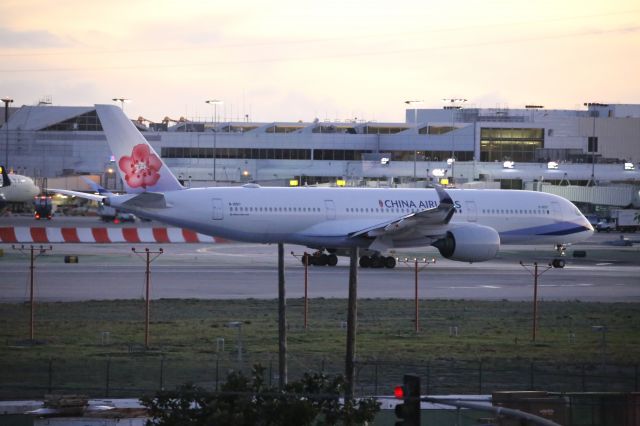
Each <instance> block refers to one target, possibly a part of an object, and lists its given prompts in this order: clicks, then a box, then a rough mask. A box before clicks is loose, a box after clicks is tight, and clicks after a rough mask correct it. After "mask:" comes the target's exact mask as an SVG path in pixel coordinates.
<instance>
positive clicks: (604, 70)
mask: <svg viewBox="0 0 640 426" xmlns="http://www.w3.org/2000/svg"><path fill="white" fill-rule="evenodd" d="M0 96H3V97H4V96H8V97H10V98H12V99H14V100H15V103H14V106H20V105H35V104H37V103H38V102H39V101H40V100H43V99H47V100H51V101H52V103H53V104H54V105H68V106H87V105H93V104H96V103H114V102H113V101H112V99H113V98H119V97H123V98H127V99H130V100H131V102H129V103H126V104H125V105H124V109H125V113H126V114H127V115H128V116H130V117H131V118H137V117H138V116H143V117H145V118H147V119H149V120H151V121H160V120H162V118H164V117H165V116H169V117H171V118H174V119H178V118H179V117H181V116H184V117H187V118H189V119H203V120H213V115H214V107H213V106H211V105H210V104H206V103H205V101H206V100H208V99H217V100H221V101H223V103H222V104H220V105H218V106H216V107H215V109H216V111H217V114H218V120H219V121H221V120H224V121H226V120H244V119H245V117H247V116H248V119H249V120H251V121H261V122H270V121H298V120H302V121H307V122H308V121H312V120H314V119H316V118H317V119H319V120H321V121H322V120H349V119H358V120H371V121H374V120H375V121H390V122H397V121H404V119H405V109H406V104H405V103H404V101H407V100H420V101H423V103H422V104H421V107H423V108H441V107H442V106H443V105H445V103H446V101H443V99H447V98H461V99H467V101H466V102H465V103H464V106H465V107H482V108H505V107H509V108H522V107H523V106H524V105H527V104H536V105H544V106H545V107H546V108H553V109H580V108H583V103H584V102H602V103H640V3H638V1H637V0H609V1H601V0H598V1H591V0H582V1H577V0H553V1H551V0H538V1H520V0H510V1H503V0H484V1H480V0H443V1H441V0H417V1H414V0H398V1H389V0H383V1H381V0H367V1H360V0H353V1H348V0H347V1H345V0H342V1H335V0H324V1H315V2H309V1H304V0H296V1H293V0H291V1H290V0H271V1H243V0H237V1H234V2H229V1H225V2H221V1H219V0H201V1H196V0H180V1H174V0H153V1H147V0H127V1H123V0H110V1H108V2H107V1H97V0H82V1H80V0H57V1H49V0H3V1H2V2H1V3H0Z"/></svg>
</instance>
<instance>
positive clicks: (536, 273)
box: [520, 262, 553, 342]
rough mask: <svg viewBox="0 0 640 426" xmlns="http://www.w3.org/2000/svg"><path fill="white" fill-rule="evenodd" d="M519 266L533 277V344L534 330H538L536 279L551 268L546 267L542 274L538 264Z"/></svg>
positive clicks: (549, 266) (522, 264)
mask: <svg viewBox="0 0 640 426" xmlns="http://www.w3.org/2000/svg"><path fill="white" fill-rule="evenodd" d="M520 265H521V266H522V267H523V268H524V269H526V270H527V272H529V273H530V274H531V275H533V322H532V330H531V340H532V341H533V342H535V341H536V330H537V328H538V277H540V276H541V275H542V274H544V273H545V272H547V271H548V270H549V269H551V268H553V266H551V265H547V269H545V270H544V271H542V272H539V270H538V262H533V265H526V264H524V263H522V262H520ZM531 266H533V272H532V271H531V268H530V267H531Z"/></svg>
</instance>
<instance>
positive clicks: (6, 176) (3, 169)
mask: <svg viewBox="0 0 640 426" xmlns="http://www.w3.org/2000/svg"><path fill="white" fill-rule="evenodd" d="M0 174H1V175H2V180H1V181H0V187H4V186H9V185H11V179H9V174H8V173H7V169H6V167H4V166H0Z"/></svg>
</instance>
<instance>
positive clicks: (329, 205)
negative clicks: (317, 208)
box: [324, 200, 336, 220]
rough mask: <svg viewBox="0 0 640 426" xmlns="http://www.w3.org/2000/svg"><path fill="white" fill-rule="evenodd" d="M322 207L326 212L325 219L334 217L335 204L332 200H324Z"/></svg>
mask: <svg viewBox="0 0 640 426" xmlns="http://www.w3.org/2000/svg"><path fill="white" fill-rule="evenodd" d="M324 207H325V210H326V212H327V219H329V220H333V219H335V218H336V205H335V204H334V203H333V200H324Z"/></svg>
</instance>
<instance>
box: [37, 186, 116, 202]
mask: <svg viewBox="0 0 640 426" xmlns="http://www.w3.org/2000/svg"><path fill="white" fill-rule="evenodd" d="M47 192H55V193H56V194H64V195H70V196H72V197H78V198H86V199H87V200H93V201H102V200H104V199H105V198H107V197H106V196H104V195H97V194H87V193H86V192H80V191H70V190H68V189H51V188H47Z"/></svg>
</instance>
